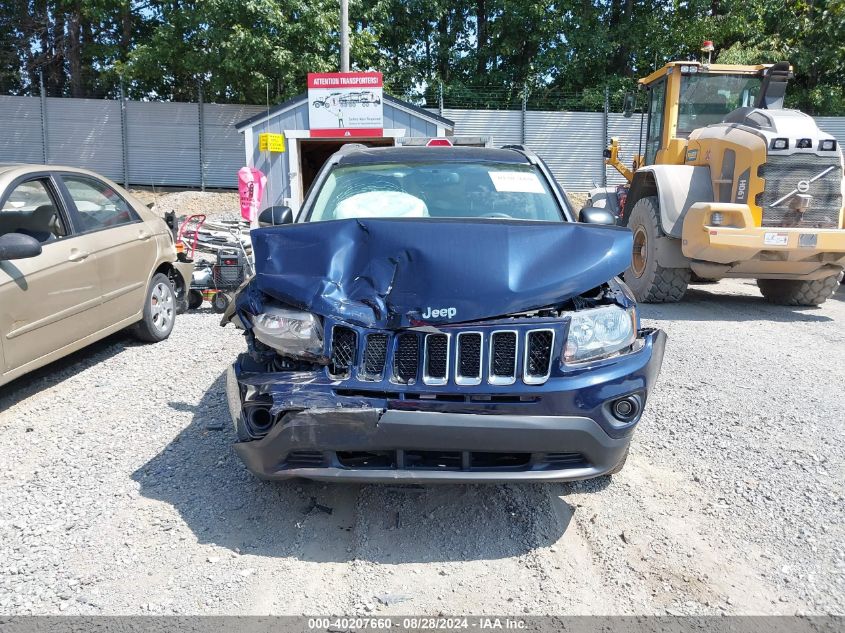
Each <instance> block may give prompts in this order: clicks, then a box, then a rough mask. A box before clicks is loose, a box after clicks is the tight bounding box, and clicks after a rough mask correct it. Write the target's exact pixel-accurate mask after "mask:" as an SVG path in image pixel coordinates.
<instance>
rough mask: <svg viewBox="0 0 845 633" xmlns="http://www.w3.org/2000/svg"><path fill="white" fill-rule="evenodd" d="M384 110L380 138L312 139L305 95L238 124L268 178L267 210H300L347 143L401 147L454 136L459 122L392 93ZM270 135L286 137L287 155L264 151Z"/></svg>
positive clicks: (252, 163) (253, 160) (253, 161)
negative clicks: (403, 141)
mask: <svg viewBox="0 0 845 633" xmlns="http://www.w3.org/2000/svg"><path fill="white" fill-rule="evenodd" d="M382 107H383V121H384V128H383V130H381V132H382V134H381V135H380V136H370V137H360V136H356V137H353V138H349V137H344V136H338V137H334V138H332V137H326V136H325V135H323V134H321V135H320V136H319V137H317V136H316V135H315V136H314V137H312V136H311V130H310V128H309V122H308V97H307V95H306V94H302V95H299V96H298V97H295V98H293V99H291V100H289V101H286V102H284V103H280V104H279V105H276V106H273V107H271V108H269V109H268V110H267V112H262V113H260V114H256V115H255V116H252V117H250V118H248V119H245V120H244V121H241V122H240V123H237V124H236V125H235V127H236V128H237V130H238V131H239V132H241V133H242V134H243V136H244V150H245V155H246V165H247V166H249V167H255V168H257V169H260V170H261V171H262V172H263V173H264V174H265V175H266V176H267V188H266V189H265V194H264V198H263V202H262V207H268V206H271V205H287V206H289V207H291V208H292V209H293V210H294V211H297V210H298V209H299V206H300V205H301V204H302V200H303V198H304V197H305V193H306V192H307V191H308V187H310V186H311V183H312V182H313V180H314V177H315V176H316V175H317V172H318V171H319V170H320V168H321V167H322V166H323V164H324V163H325V162H326V160H327V159H328V157H329V156H331V155H332V154H333V153H334V152H336V151H337V150H338V148H339V147H340V146H341V145H343V144H345V143H362V144H364V145H369V146H380V145H396V144H397V139H400V138H407V137H433V136H451V135H452V134H453V132H454V127H455V124H454V123H453V122H452V121H450V120H449V119H446V118H444V117H442V116H439V115H438V114H435V113H433V112H430V111H428V110H425V109H423V108H420V107H418V106H415V105H413V104H411V103H408V102H406V101H402V100H400V99H396V98H395V97H391V96H390V95H384V100H383V104H382ZM268 132H269V133H273V134H283V135H284V137H285V151H284V152H269V151H261V150H260V149H259V146H258V142H259V135H260V134H262V133H268Z"/></svg>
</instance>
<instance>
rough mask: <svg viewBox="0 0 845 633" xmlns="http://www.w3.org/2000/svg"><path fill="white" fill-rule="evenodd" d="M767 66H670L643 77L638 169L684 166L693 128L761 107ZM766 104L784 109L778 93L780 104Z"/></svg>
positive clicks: (774, 102)
mask: <svg viewBox="0 0 845 633" xmlns="http://www.w3.org/2000/svg"><path fill="white" fill-rule="evenodd" d="M770 67H771V65H765V66H764V65H758V66H735V65H727V64H709V65H707V64H699V63H698V62H671V63H669V64H666V65H665V66H664V67H663V68H661V69H660V70H657V71H655V72H654V73H652V74H651V75H649V76H648V77H645V78H644V79H641V80H640V81H639V84H640V88H644V89H645V90H647V92H648V100H647V102H648V122H647V123H646V125H644V126H643V130H644V136H645V138H644V139H642V140H643V143H642V147H643V149H644V152H643V160H642V165H654V164H671V165H678V164H682V163H683V162H684V155H685V151H686V146H687V138H688V137H689V135H690V133H691V132H692V131H693V130H696V129H699V128H702V127H706V126H708V125H712V124H714V123H719V122H721V121H722V119H724V118H725V116H726V115H727V114H728V113H730V112H732V111H733V110H736V109H737V108H741V107H745V106H755V105H759V103H760V101H761V98H762V92H763V80H764V74H765V72H766V69H768V68H770ZM778 87H779V86H778ZM773 92H774V91H773ZM767 103H768V104H769V105H768V107H782V105H783V99H782V92H781V98H780V106H778V103H777V100H771V99H770V100H769V102H767Z"/></svg>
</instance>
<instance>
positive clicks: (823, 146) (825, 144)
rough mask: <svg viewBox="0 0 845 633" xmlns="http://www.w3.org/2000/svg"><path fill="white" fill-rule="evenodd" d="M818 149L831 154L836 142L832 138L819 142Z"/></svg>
mask: <svg viewBox="0 0 845 633" xmlns="http://www.w3.org/2000/svg"><path fill="white" fill-rule="evenodd" d="M819 149H820V150H822V151H823V152H832V151H833V150H835V149H836V141H835V140H834V139H832V138H826V139H824V140H823V141H820V142H819Z"/></svg>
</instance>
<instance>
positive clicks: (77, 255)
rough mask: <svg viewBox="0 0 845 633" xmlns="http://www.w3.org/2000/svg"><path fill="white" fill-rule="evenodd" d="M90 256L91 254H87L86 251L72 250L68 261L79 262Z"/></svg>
mask: <svg viewBox="0 0 845 633" xmlns="http://www.w3.org/2000/svg"><path fill="white" fill-rule="evenodd" d="M90 254H91V253H89V252H88V251H77V250H73V251H71V252H70V255H68V259H69V260H70V261H72V262H81V261H82V260H83V259H85V258H86V257H88V256H89V255H90Z"/></svg>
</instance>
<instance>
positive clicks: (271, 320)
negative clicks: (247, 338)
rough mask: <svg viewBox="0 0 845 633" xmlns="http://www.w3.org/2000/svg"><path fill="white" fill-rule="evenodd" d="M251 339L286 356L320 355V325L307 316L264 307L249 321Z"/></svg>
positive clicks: (287, 310)
mask: <svg viewBox="0 0 845 633" xmlns="http://www.w3.org/2000/svg"><path fill="white" fill-rule="evenodd" d="M252 329H253V332H254V333H255V338H257V339H258V340H259V341H261V342H262V343H264V344H265V345H268V346H270V347H272V348H273V349H275V350H277V351H278V352H281V353H282V354H285V355H287V356H318V355H320V354H322V353H323V325H322V323H321V322H320V320H319V319H317V317H315V316H314V315H313V314H311V313H309V312H302V311H301V310H294V309H292V308H282V307H280V306H267V307H266V308H265V310H264V312H262V313H261V314H258V315H256V316H254V317H253V318H252Z"/></svg>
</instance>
